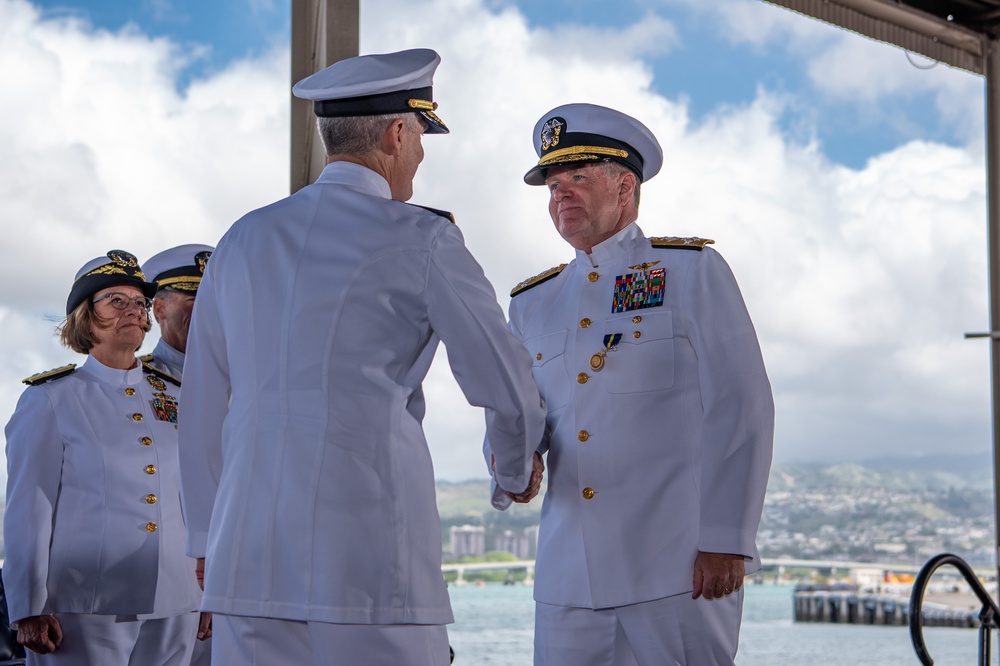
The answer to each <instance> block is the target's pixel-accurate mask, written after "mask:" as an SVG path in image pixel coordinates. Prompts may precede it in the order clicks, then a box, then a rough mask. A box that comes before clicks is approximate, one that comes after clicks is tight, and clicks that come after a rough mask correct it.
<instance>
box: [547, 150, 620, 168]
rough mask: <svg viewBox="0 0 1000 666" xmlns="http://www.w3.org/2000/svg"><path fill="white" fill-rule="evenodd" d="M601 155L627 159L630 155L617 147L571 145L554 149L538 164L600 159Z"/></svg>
mask: <svg viewBox="0 0 1000 666" xmlns="http://www.w3.org/2000/svg"><path fill="white" fill-rule="evenodd" d="M599 156H604V157H618V158H620V159H625V158H626V157H628V151H627V150H619V149H617V148H603V147H601V146H571V147H569V148H560V149H559V150H553V151H552V152H551V153H549V154H547V155H546V156H545V157H543V158H542V159H540V160H538V166H546V165H549V164H552V163H553V162H558V161H563V162H579V161H581V160H596V159H599Z"/></svg>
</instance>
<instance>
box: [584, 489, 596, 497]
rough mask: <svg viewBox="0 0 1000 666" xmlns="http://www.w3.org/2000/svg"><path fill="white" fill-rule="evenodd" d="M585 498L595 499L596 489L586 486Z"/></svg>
mask: <svg viewBox="0 0 1000 666" xmlns="http://www.w3.org/2000/svg"><path fill="white" fill-rule="evenodd" d="M583 499H588V500H589V499H594V489H593V488H584V489H583Z"/></svg>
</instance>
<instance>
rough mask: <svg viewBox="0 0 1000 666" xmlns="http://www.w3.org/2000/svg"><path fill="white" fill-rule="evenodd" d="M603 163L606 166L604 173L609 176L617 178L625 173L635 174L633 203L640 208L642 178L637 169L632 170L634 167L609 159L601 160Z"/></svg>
mask: <svg viewBox="0 0 1000 666" xmlns="http://www.w3.org/2000/svg"><path fill="white" fill-rule="evenodd" d="M601 165H603V166H604V173H605V174H606V175H607V176H608V178H617V177H618V176H620V175H622V174H623V173H631V174H632V175H633V176H635V191H634V192H633V196H632V203H634V204H635V207H636V208H639V186H640V185H642V178H640V177H639V176H638V175H636V173H635V171H632V169H630V168H628V167H627V166H625V165H624V164H622V163H621V162H615V161H612V160H608V161H606V162H601Z"/></svg>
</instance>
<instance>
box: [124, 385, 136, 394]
mask: <svg viewBox="0 0 1000 666" xmlns="http://www.w3.org/2000/svg"><path fill="white" fill-rule="evenodd" d="M125 395H135V389H134V388H132V387H131V386H129V387H128V388H127V389H125Z"/></svg>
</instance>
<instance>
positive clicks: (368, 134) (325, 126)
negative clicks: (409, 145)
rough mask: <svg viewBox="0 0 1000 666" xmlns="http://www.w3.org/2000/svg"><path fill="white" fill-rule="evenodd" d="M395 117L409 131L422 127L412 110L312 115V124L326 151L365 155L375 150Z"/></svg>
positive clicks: (329, 152)
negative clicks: (370, 113)
mask: <svg viewBox="0 0 1000 666" xmlns="http://www.w3.org/2000/svg"><path fill="white" fill-rule="evenodd" d="M397 118H400V119H402V120H403V122H404V123H406V127H407V129H409V130H411V131H415V132H419V131H421V130H422V129H423V128H422V127H421V125H420V120H419V119H418V118H417V114H415V113H403V114H399V113H393V114H383V115H379V116H347V117H343V118H316V128H317V129H318V130H319V136H320V138H321V139H322V140H323V147H324V148H325V149H326V154H327V155H367V154H368V153H370V152H372V151H373V150H375V148H376V147H377V146H378V142H379V141H380V140H381V139H382V135H383V134H385V131H386V129H388V127H389V125H390V124H391V123H392V121H394V120H396V119H397Z"/></svg>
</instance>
